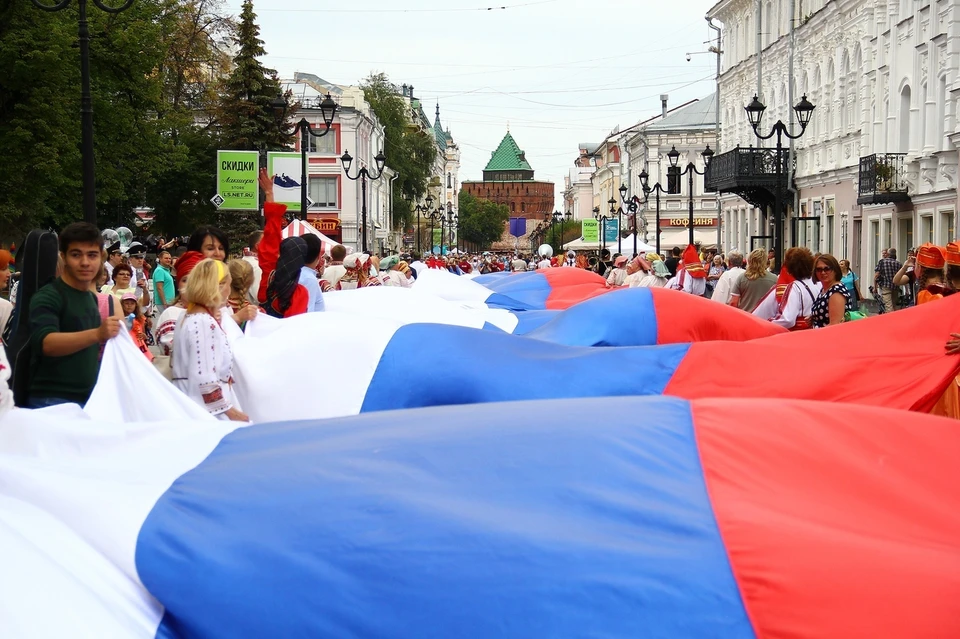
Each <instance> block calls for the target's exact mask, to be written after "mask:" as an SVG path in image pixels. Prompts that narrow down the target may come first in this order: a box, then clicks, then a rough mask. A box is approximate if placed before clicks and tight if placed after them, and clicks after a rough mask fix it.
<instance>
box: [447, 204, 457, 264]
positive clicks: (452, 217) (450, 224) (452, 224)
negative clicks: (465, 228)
mask: <svg viewBox="0 0 960 639" xmlns="http://www.w3.org/2000/svg"><path fill="white" fill-rule="evenodd" d="M459 224H460V219H459V217H458V216H457V214H456V213H454V212H453V206H450V205H448V206H447V229H448V230H449V231H450V241H449V242H448V243H447V246H449V247H452V246H453V243H454V241H456V243H457V254H458V255H459V253H460V234H459V233H456V229H458V228H459ZM455 233H456V235H455ZM448 250H449V249H448Z"/></svg>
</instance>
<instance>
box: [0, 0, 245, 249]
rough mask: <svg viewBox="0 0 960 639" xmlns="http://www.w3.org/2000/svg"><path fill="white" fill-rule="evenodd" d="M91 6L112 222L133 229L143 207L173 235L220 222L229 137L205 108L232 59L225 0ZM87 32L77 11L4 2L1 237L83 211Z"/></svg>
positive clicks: (0, 17)
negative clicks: (219, 155) (218, 182)
mask: <svg viewBox="0 0 960 639" xmlns="http://www.w3.org/2000/svg"><path fill="white" fill-rule="evenodd" d="M88 11H89V20H90V31H91V37H92V39H91V46H90V48H91V50H90V67H91V83H92V94H93V107H94V147H95V148H94V151H95V160H96V177H97V208H98V214H99V220H100V225H101V226H104V227H106V226H115V225H120V224H124V225H130V224H131V222H132V221H133V220H132V219H131V216H132V210H133V208H134V207H135V206H153V207H155V211H156V214H157V223H156V226H157V227H158V229H157V230H160V231H165V232H168V233H186V232H189V230H190V229H191V228H192V227H193V226H194V225H196V224H199V223H204V222H209V221H213V219H214V217H215V211H214V209H213V207H212V206H211V205H210V204H209V202H208V198H209V197H210V195H211V194H212V190H213V188H214V176H215V170H216V166H215V161H214V158H215V151H216V149H217V147H218V135H217V129H216V127H215V126H213V125H212V124H213V123H212V122H211V121H210V120H209V118H206V119H204V118H198V117H197V114H198V113H201V114H202V113H210V112H211V111H212V110H213V109H214V106H215V105H216V103H217V102H218V100H219V95H218V90H219V82H220V78H221V77H223V76H224V75H225V73H226V72H227V71H228V70H229V67H230V58H229V55H228V54H227V53H226V47H225V46H224V43H225V41H226V40H227V39H228V38H230V37H231V36H233V35H234V28H235V25H234V23H233V21H232V19H231V18H230V17H229V16H228V15H227V14H225V13H224V11H223V5H222V1H221V0H137V1H136V2H134V3H133V5H132V6H131V7H130V8H129V9H127V10H126V11H124V12H123V13H120V14H117V15H112V14H108V13H105V12H103V11H100V10H99V9H97V8H95V7H94V6H92V5H90V6H89V8H88ZM77 30H78V24H77V14H76V10H75V9H74V10H65V11H58V12H53V13H47V12H43V11H40V10H39V9H37V8H35V7H34V6H33V5H32V3H30V2H20V1H19V0H0V157H3V158H4V161H3V162H2V163H0V241H10V240H16V239H18V238H19V237H22V235H23V234H24V233H25V232H26V231H27V230H28V229H30V228H34V227H52V228H59V227H61V226H63V225H65V224H67V223H69V222H72V221H75V220H78V219H82V210H81V198H80V194H81V177H80V175H81V172H80V169H81V155H80V148H79V146H80V58H79V52H78V49H77V47H76V42H77Z"/></svg>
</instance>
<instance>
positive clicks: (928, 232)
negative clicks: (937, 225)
mask: <svg viewBox="0 0 960 639" xmlns="http://www.w3.org/2000/svg"><path fill="white" fill-rule="evenodd" d="M926 242H929V243H931V244H933V216H932V215H921V216H920V243H921V244H924V243H926Z"/></svg>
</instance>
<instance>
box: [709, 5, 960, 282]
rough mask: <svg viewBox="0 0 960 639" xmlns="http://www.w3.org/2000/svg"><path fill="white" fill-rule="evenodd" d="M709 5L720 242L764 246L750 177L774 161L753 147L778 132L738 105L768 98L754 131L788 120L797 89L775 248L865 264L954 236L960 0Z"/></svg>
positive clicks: (763, 216)
mask: <svg viewBox="0 0 960 639" xmlns="http://www.w3.org/2000/svg"><path fill="white" fill-rule="evenodd" d="M708 17H710V18H714V19H716V20H718V21H720V22H722V23H723V71H722V73H721V77H720V102H721V113H722V115H721V121H722V127H721V137H720V149H719V151H721V152H723V153H724V155H727V154H730V155H727V157H726V161H725V162H724V163H723V164H722V165H723V166H724V167H727V168H728V169H729V171H728V174H727V177H728V178H729V179H728V180H726V181H725V184H726V186H731V185H733V188H725V187H722V189H723V190H724V191H726V192H727V194H726V195H725V196H724V197H723V198H722V204H721V206H722V210H723V219H724V225H723V226H724V232H723V244H724V246H725V248H732V247H738V248H741V249H743V250H749V249H750V248H751V246H752V245H763V246H767V245H770V240H769V239H768V237H769V236H770V235H771V233H772V230H771V229H772V216H770V215H769V214H768V211H770V210H771V208H772V202H771V197H770V190H769V188H767V187H765V186H763V184H762V182H763V180H758V179H755V178H760V177H763V176H762V175H760V174H763V173H764V172H765V171H766V172H769V170H770V167H771V165H772V166H776V162H775V161H774V162H772V163H771V162H770V161H769V158H771V157H772V156H771V155H769V152H767V155H765V156H762V154H761V152H759V151H757V150H756V149H754V150H752V151H751V150H750V149H749V147H751V146H753V147H760V146H762V147H766V148H767V149H770V148H772V147H773V146H774V144H775V141H774V140H769V141H766V142H763V143H760V141H758V140H757V138H756V137H755V136H754V134H753V131H752V130H751V128H750V124H749V122H748V120H747V116H746V113H745V112H744V109H743V107H744V106H745V105H746V104H747V103H748V102H749V101H750V100H751V99H752V97H753V95H754V94H755V93H757V94H759V96H760V99H761V101H762V102H763V103H764V104H766V106H767V112H766V114H765V115H764V118H763V122H762V124H761V126H760V129H761V133H766V132H768V131H769V130H770V126H771V125H772V124H773V123H774V122H776V121H777V120H778V119H781V120H783V121H784V122H789V123H790V124H791V130H793V131H795V132H796V131H798V130H799V127H797V126H796V119H795V117H794V115H793V113H792V109H791V107H792V105H793V104H795V103H796V102H798V101H799V100H800V97H801V96H802V95H804V94H806V96H807V98H808V99H809V100H810V102H812V103H813V104H814V105H816V107H817V108H816V110H815V111H814V113H813V118H812V120H811V122H810V125H809V127H808V128H807V131H806V132H805V134H804V135H803V136H802V137H801V138H800V139H799V140H798V141H797V142H796V143H795V144H794V148H795V153H794V154H792V155H793V156H794V157H791V158H790V159H789V160H788V161H787V164H788V168H789V167H790V166H792V165H793V164H792V162H795V175H794V176H793V180H792V181H788V182H787V185H788V187H790V188H791V189H792V187H794V186H795V187H796V188H795V190H791V192H789V193H788V194H787V197H786V200H787V205H788V217H787V222H786V228H785V231H786V233H785V242H784V246H793V245H806V246H808V247H810V248H811V250H814V251H821V252H829V253H833V254H835V255H836V256H837V257H838V258H849V259H851V261H852V262H853V267H854V269H855V270H857V271H858V272H863V273H865V274H868V273H869V272H871V271H872V270H873V265H874V264H875V263H876V261H877V259H878V258H879V254H880V252H881V251H882V249H883V248H886V247H896V248H897V249H898V250H899V251H900V253H901V254H903V253H905V252H906V249H907V248H909V247H912V246H917V245H919V244H922V243H924V242H936V243H939V244H943V243H946V242H948V241H951V240H952V239H954V238H955V237H956V212H957V162H958V155H957V146H956V143H957V142H958V141H960V131H958V130H957V125H958V122H957V117H956V115H957V111H956V106H957V99H958V97H960V83H958V66H960V65H958V54H960V3H957V2H956V1H955V0H939V1H935V0H896V1H893V0H891V1H886V0H831V1H824V0H805V1H804V0H790V1H788V0H760V1H757V0H723V1H722V2H719V3H718V4H716V5H715V6H714V7H713V8H712V9H711V10H710V11H709V13H708ZM791 30H792V34H791ZM785 144H786V141H785ZM738 146H739V147H741V149H740V151H739V152H736V151H733V149H734V148H735V147H738ZM733 155H736V156H737V157H736V158H734V157H733ZM719 157H720V156H718V158H719ZM760 157H766V158H768V160H767V161H766V162H762V161H757V158H760ZM715 162H716V160H715ZM764 164H765V167H764ZM715 168H717V170H718V171H719V167H715ZM734 173H736V175H734ZM715 177H717V176H715ZM766 177H767V178H769V177H770V176H769V175H767V176H766ZM718 179H719V178H718ZM758 184H759V186H758ZM731 193H737V194H740V195H743V196H744V199H741V198H740V197H737V196H735V195H732V194H731ZM755 205H757V206H759V207H760V208H756V207H755ZM866 279H868V280H869V279H872V276H870V275H866Z"/></svg>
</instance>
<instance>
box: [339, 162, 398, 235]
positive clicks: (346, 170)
mask: <svg viewBox="0 0 960 639" xmlns="http://www.w3.org/2000/svg"><path fill="white" fill-rule="evenodd" d="M340 161H341V162H342V163H343V174H344V175H346V176H347V177H348V178H349V179H351V180H354V181H356V180H360V193H361V195H360V197H361V200H360V202H361V205H360V215H361V218H362V227H363V241H362V242H361V250H362V251H363V252H364V253H366V252H367V178H369V179H371V180H379V179H380V176H381V175H383V167H384V165H386V163H387V158H386V157H384V155H383V151H380V152H379V153H377V155H376V157H375V158H373V161H374V162H376V163H377V174H376V175H373V174H372V173H370V171H369V170H367V167H365V166H364V167H360V168H359V169H357V175H356V176H355V177H352V176H351V175H350V164H351V163H352V162H353V157H351V156H350V152H349V151H344V152H343V155H342V156H340Z"/></svg>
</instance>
